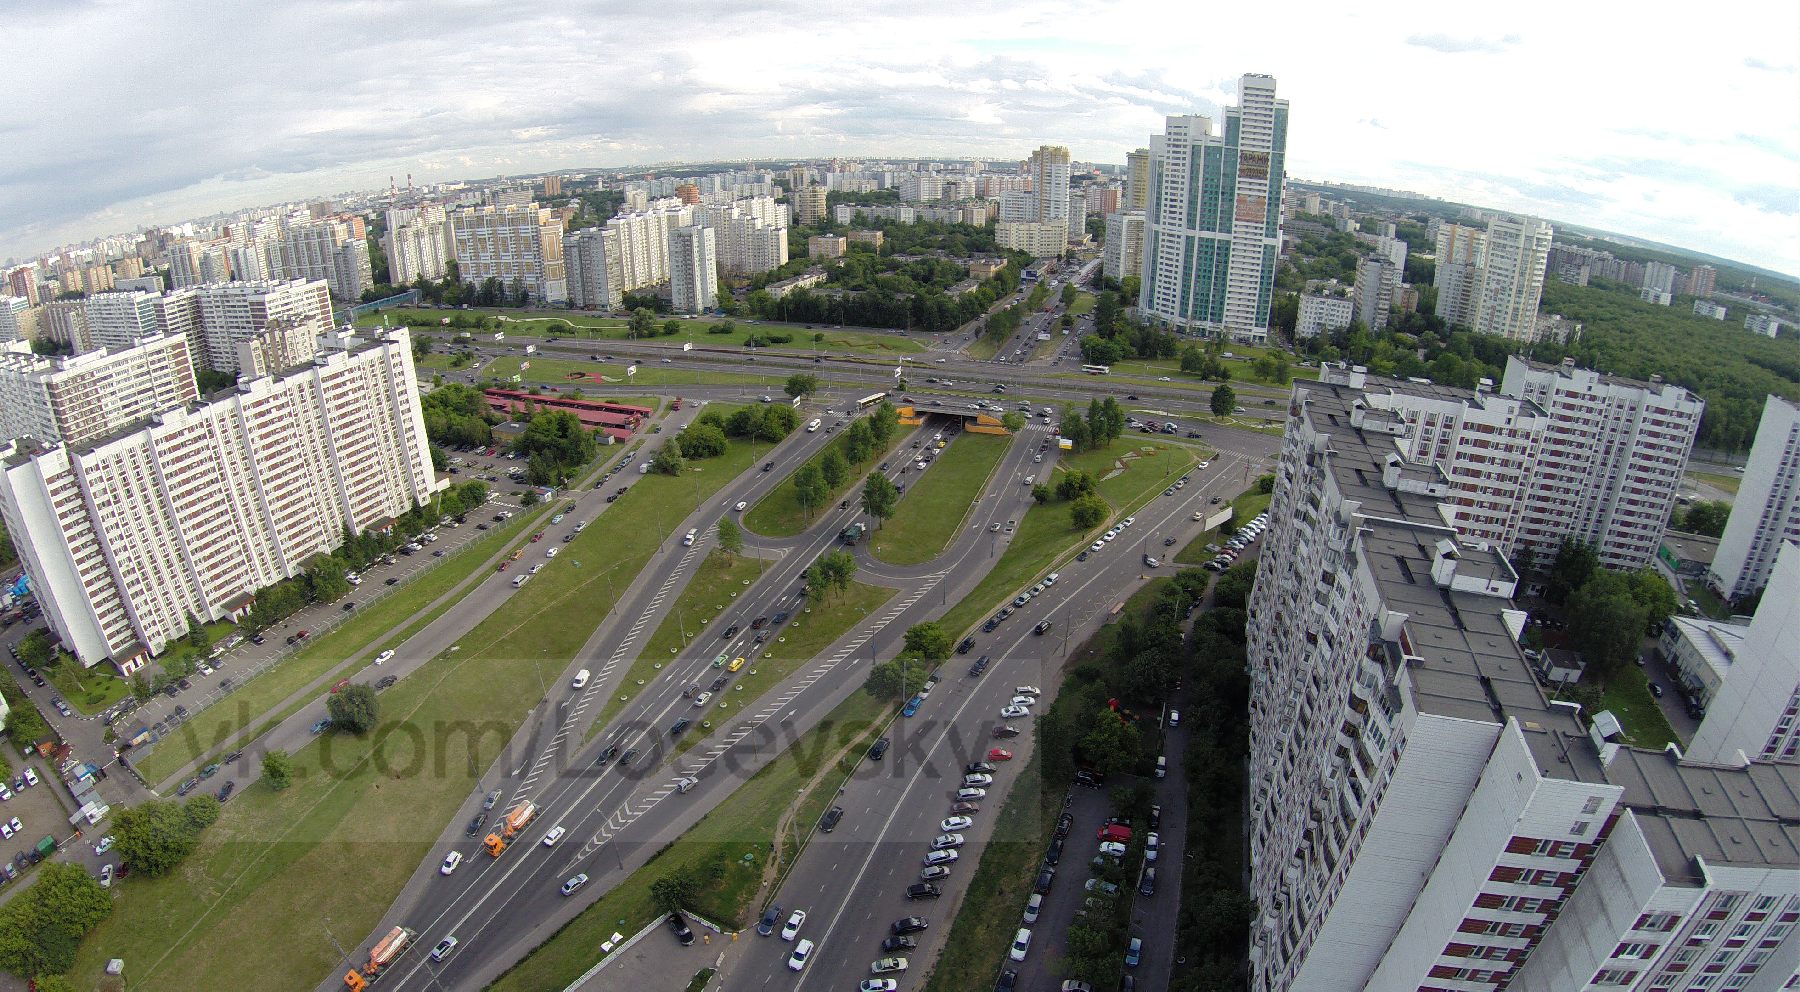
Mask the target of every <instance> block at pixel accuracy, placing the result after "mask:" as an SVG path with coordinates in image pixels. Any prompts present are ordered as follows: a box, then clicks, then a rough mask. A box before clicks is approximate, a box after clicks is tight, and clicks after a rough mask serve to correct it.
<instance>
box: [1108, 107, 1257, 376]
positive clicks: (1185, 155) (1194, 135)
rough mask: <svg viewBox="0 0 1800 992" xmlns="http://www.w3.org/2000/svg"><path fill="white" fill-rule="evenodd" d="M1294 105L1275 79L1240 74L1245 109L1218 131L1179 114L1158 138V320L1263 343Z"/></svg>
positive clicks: (1153, 266)
mask: <svg viewBox="0 0 1800 992" xmlns="http://www.w3.org/2000/svg"><path fill="white" fill-rule="evenodd" d="M1287 124H1288V105H1287V101H1286V100H1278V99H1276V98H1275V79H1274V77H1272V76H1262V75H1245V76H1241V77H1239V79H1238V105H1237V106H1235V107H1226V108H1225V120H1224V128H1223V132H1222V133H1221V134H1218V135H1215V134H1213V128H1212V121H1211V119H1210V118H1207V117H1202V116H1180V117H1170V118H1168V120H1167V124H1166V127H1165V129H1164V133H1162V134H1159V135H1152V136H1151V138H1150V190H1151V196H1150V205H1149V209H1148V213H1147V215H1146V224H1145V232H1144V281H1143V288H1142V290H1141V291H1140V293H1139V296H1138V308H1139V309H1140V310H1141V311H1142V312H1143V313H1144V314H1145V315H1146V316H1148V317H1150V318H1151V319H1152V320H1155V321H1158V322H1161V323H1164V324H1168V325H1171V326H1173V327H1176V328H1179V329H1182V330H1185V331H1189V332H1199V333H1215V332H1216V333H1223V334H1226V335H1228V336H1230V337H1232V338H1234V339H1236V340H1239V341H1246V342H1250V343H1262V342H1265V341H1267V340H1268V337H1269V305H1270V303H1271V301H1272V299H1273V292H1274V285H1275V265H1276V260H1277V258H1278V256H1279V254H1280V251H1281V185H1282V180H1283V175H1284V169H1285V160H1286V154H1287Z"/></svg>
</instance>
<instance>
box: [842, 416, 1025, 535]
mask: <svg viewBox="0 0 1800 992" xmlns="http://www.w3.org/2000/svg"><path fill="white" fill-rule="evenodd" d="M1011 443H1012V438H1010V437H1001V436H999V435H996V434H970V433H968V432H966V431H965V432H963V433H961V434H959V435H957V437H956V439H955V440H953V441H951V442H950V446H949V447H948V448H945V449H944V450H943V452H942V453H941V454H940V455H939V456H938V458H937V461H936V462H935V463H933V464H932V466H931V467H930V468H929V469H926V470H925V473H924V474H923V475H922V476H916V477H914V478H915V479H916V481H915V482H913V483H912V484H911V485H910V486H908V487H907V490H906V493H905V495H903V496H902V497H901V498H900V506H899V508H898V509H897V510H896V511H895V513H894V516H893V517H892V518H891V519H889V520H887V521H886V522H884V523H883V524H882V525H881V526H880V528H878V529H877V530H876V531H875V533H874V535H873V536H872V537H871V538H870V541H869V552H870V553H871V554H873V555H874V556H875V557H877V558H879V559H881V560H882V561H885V562H887V563H888V564H890V565H918V564H921V563H924V562H928V561H930V560H931V559H933V558H936V557H937V556H938V555H939V554H942V553H943V550H944V548H945V547H946V546H947V545H949V543H950V542H951V541H952V540H953V539H955V537H956V534H957V531H958V530H960V529H961V528H962V522H963V520H964V519H965V518H967V517H968V515H969V511H970V510H971V509H972V508H973V507H974V505H975V501H976V500H977V499H978V498H980V497H981V495H982V492H983V490H984V488H985V487H986V485H987V481H988V479H989V477H991V476H992V475H993V474H994V467H995V466H996V465H999V464H1000V459H1001V458H1002V457H1004V456H1005V454H1006V449H1007V446H1008V445H1010V444H1011ZM902 481H904V479H903V480H902Z"/></svg>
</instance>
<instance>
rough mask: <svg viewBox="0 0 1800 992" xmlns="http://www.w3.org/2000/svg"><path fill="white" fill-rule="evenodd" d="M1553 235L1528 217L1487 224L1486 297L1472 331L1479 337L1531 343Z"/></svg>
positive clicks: (1480, 302)
mask: <svg viewBox="0 0 1800 992" xmlns="http://www.w3.org/2000/svg"><path fill="white" fill-rule="evenodd" d="M1554 233H1555V231H1554V230H1553V229H1552V228H1551V227H1550V225H1549V224H1547V223H1545V222H1544V221H1541V220H1535V219H1533V218H1529V217H1523V218H1521V217H1496V218H1494V219H1493V220H1491V221H1489V222H1488V227H1487V239H1486V245H1485V248H1484V254H1483V256H1482V263H1481V269H1482V271H1481V294H1480V296H1479V297H1478V298H1477V301H1476V309H1475V323H1474V324H1473V325H1471V326H1472V327H1473V328H1474V330H1475V332H1476V333H1478V334H1495V335H1498V336H1500V337H1503V338H1507V339H1509V340H1513V341H1529V340H1531V338H1532V336H1533V334H1534V333H1535V328H1536V324H1537V312H1538V300H1539V299H1540V298H1541V297H1542V296H1543V293H1544V267H1545V265H1546V264H1547V262H1548V260H1549V256H1550V239H1551V237H1552V236H1553V235H1554Z"/></svg>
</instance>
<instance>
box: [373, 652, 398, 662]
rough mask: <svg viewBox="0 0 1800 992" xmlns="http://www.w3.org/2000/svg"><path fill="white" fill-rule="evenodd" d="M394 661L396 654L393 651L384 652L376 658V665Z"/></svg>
mask: <svg viewBox="0 0 1800 992" xmlns="http://www.w3.org/2000/svg"><path fill="white" fill-rule="evenodd" d="M393 660H394V652H392V651H383V652H381V653H380V654H378V655H376V656H375V664H377V665H379V664H381V663H382V662H384V661H393Z"/></svg>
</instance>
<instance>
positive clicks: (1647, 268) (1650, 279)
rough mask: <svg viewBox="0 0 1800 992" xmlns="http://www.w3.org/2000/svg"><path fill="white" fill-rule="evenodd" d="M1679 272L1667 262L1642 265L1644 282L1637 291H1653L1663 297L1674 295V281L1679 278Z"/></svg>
mask: <svg viewBox="0 0 1800 992" xmlns="http://www.w3.org/2000/svg"><path fill="white" fill-rule="evenodd" d="M1680 275H1681V270H1680V269H1677V268H1676V267H1675V266H1673V265H1670V264H1669V263H1667V262H1646V263H1644V281H1643V284H1642V285H1640V286H1638V288H1639V289H1654V290H1656V291H1657V292H1658V293H1660V294H1662V295H1664V296H1673V295H1674V294H1675V280H1676V279H1677V278H1678V277H1680Z"/></svg>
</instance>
